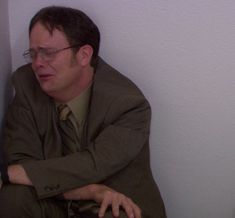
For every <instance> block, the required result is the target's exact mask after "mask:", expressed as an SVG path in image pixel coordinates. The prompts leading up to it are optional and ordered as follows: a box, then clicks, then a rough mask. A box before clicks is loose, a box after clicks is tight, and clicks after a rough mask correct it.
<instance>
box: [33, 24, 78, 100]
mask: <svg viewBox="0 0 235 218" xmlns="http://www.w3.org/2000/svg"><path fill="white" fill-rule="evenodd" d="M69 46H70V45H69V43H68V41H67V39H66V37H65V35H64V33H63V32H61V31H59V30H57V29H55V30H54V31H53V33H52V34H50V33H49V31H48V30H47V29H46V28H45V27H44V26H43V25H42V24H41V23H40V22H38V23H36V24H35V26H34V27H33V29H32V31H31V33H30V49H31V50H33V51H36V53H37V52H38V51H39V53H37V55H36V57H35V58H34V59H33V61H32V68H33V70H34V72H35V75H36V78H37V80H38V82H39V84H40V86H41V88H42V90H43V91H44V92H45V93H47V94H48V95H50V96H52V97H53V98H55V99H56V98H57V97H59V96H60V95H63V96H65V95H67V97H68V98H69V96H72V95H74V93H75V92H77V89H78V87H79V80H80V77H81V75H82V69H81V66H80V63H79V59H77V58H76V55H74V54H73V52H72V49H65V50H63V51H60V52H58V53H56V54H55V55H54V56H53V57H51V58H50V59H49V60H48V59H46V58H43V56H42V55H41V54H40V51H41V50H43V49H45V48H46V49H48V48H49V49H55V50H56V49H63V48H66V47H69Z"/></svg>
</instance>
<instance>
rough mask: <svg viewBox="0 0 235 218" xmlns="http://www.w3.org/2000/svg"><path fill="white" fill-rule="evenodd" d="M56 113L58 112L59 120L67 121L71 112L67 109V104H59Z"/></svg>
mask: <svg viewBox="0 0 235 218" xmlns="http://www.w3.org/2000/svg"><path fill="white" fill-rule="evenodd" d="M57 109H58V112H59V118H60V120H67V119H68V117H69V115H70V113H71V110H70V109H69V107H68V105H67V104H60V105H59V106H58V107H57Z"/></svg>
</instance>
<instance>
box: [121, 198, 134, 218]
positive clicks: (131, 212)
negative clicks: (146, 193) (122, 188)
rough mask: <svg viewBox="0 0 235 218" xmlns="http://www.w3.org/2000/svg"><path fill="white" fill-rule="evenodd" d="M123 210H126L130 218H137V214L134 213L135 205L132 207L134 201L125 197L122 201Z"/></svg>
mask: <svg viewBox="0 0 235 218" xmlns="http://www.w3.org/2000/svg"><path fill="white" fill-rule="evenodd" d="M122 208H123V209H124V210H125V212H126V214H127V216H128V218H136V217H135V213H134V209H133V205H132V201H131V200H130V199H129V198H127V197H125V198H124V199H123V201H122Z"/></svg>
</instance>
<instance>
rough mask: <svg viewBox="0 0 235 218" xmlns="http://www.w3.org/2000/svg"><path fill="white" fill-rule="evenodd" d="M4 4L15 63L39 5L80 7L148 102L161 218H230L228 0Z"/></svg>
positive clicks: (232, 115) (232, 8) (232, 139)
mask: <svg viewBox="0 0 235 218" xmlns="http://www.w3.org/2000/svg"><path fill="white" fill-rule="evenodd" d="M9 3H10V5H9V6H10V7H9V14H10V33H11V46H12V54H13V56H12V58H13V63H12V64H13V69H15V68H16V67H17V66H19V65H20V64H22V63H23V59H22V58H21V54H22V52H23V50H24V49H26V48H27V26H28V22H29V19H30V17H31V16H32V15H33V14H34V13H35V12H36V11H37V10H38V9H39V8H40V7H42V6H46V5H50V4H53V3H55V4H60V3H62V4H63V5H64V4H66V5H69V6H74V7H77V8H80V9H81V10H84V11H85V12H87V13H88V14H89V15H90V16H91V17H92V18H93V19H94V20H95V21H96V23H97V24H98V26H99V27H100V29H101V33H102V44H101V56H103V57H104V58H105V59H106V60H107V61H108V62H109V63H111V64H112V65H113V66H115V67H116V68H117V69H119V70H120V71H121V72H123V73H124V74H126V75H127V76H129V77H130V78H131V79H132V80H133V81H135V82H136V83H137V85H138V86H139V87H140V88H141V89H142V90H143V92H144V93H145V95H146V97H147V98H148V99H149V101H150V103H151V105H152V111H153V117H152V133H151V152H152V153H151V156H152V160H151V161H152V162H151V163H152V168H153V172H154V176H155V178H156V181H157V182H158V184H159V187H160V189H161V192H162V195H163V198H164V201H165V204H166V208H167V212H168V216H169V218H211V217H212V218H235V189H234V181H235V146H234V145H235V94H234V93H235V73H234V69H235V61H234V57H235V15H234V12H235V1H233V0H177V1H175V0H167V1H166V0H148V1H140V0H129V1H120V0H119V1H118V0H100V1H97V0H74V1H59V0H57V1H56V0H54V1H53V0H44V1H43V0H41V1H36V0H30V1H27V0H10V1H9ZM146 197H147V196H146Z"/></svg>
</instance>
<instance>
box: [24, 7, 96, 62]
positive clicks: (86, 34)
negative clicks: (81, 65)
mask: <svg viewBox="0 0 235 218" xmlns="http://www.w3.org/2000/svg"><path fill="white" fill-rule="evenodd" d="M37 22H40V23H41V24H42V25H43V26H45V27H46V28H47V30H48V31H49V32H50V33H51V34H52V32H53V30H54V29H57V30H60V31H62V32H64V34H65V36H66V38H67V40H68V42H69V44H70V46H74V45H78V47H75V48H74V49H73V50H74V53H76V52H77V51H78V50H79V47H81V46H83V45H87V44H88V45H90V46H91V47H92V48H93V55H92V59H91V63H90V64H91V66H93V67H95V66H96V63H97V59H98V52H99V46H100V32H99V29H98V27H97V26H96V24H95V23H94V22H93V21H92V20H91V19H90V18H89V17H88V16H87V15H86V14H85V13H83V12H82V11H80V10H77V9H74V8H68V7H61V6H49V7H45V8H42V9H41V10H40V11H38V12H37V13H36V14H35V15H34V17H33V18H32V19H31V21H30V25H29V34H30V33H31V31H32V29H33V27H34V25H35V24H36V23H37Z"/></svg>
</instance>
